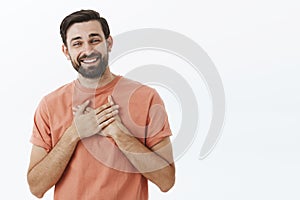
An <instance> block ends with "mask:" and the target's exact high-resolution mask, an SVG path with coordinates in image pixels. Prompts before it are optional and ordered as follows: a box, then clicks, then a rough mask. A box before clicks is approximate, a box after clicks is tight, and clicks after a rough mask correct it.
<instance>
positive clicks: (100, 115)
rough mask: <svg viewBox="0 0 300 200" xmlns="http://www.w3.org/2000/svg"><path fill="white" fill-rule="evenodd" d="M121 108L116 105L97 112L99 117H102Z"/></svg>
mask: <svg viewBox="0 0 300 200" xmlns="http://www.w3.org/2000/svg"><path fill="white" fill-rule="evenodd" d="M118 109H119V105H114V106H111V107H109V108H107V109H105V110H103V111H102V112H100V113H98V114H97V118H98V119H100V118H101V117H103V116H104V115H107V114H109V113H111V112H113V111H115V110H118Z"/></svg>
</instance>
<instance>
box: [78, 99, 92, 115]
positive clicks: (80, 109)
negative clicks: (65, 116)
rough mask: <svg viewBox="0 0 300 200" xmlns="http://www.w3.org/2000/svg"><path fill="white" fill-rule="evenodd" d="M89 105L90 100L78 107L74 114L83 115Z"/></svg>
mask: <svg viewBox="0 0 300 200" xmlns="http://www.w3.org/2000/svg"><path fill="white" fill-rule="evenodd" d="M89 103H90V100H86V101H85V102H84V103H83V104H81V105H79V107H78V110H77V112H76V113H78V114H83V113H84V111H85V109H86V107H87V106H88V105H89Z"/></svg>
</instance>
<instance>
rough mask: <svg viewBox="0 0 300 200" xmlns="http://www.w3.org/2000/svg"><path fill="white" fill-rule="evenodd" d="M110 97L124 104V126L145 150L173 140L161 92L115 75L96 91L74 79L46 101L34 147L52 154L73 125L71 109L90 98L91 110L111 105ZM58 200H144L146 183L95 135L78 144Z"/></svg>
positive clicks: (111, 143)
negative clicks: (166, 138) (162, 141)
mask: <svg viewBox="0 0 300 200" xmlns="http://www.w3.org/2000/svg"><path fill="white" fill-rule="evenodd" d="M108 95H112V97H113V100H114V102H115V103H116V104H118V105H120V109H119V111H120V112H119V115H120V117H121V120H122V122H123V124H124V125H125V126H126V127H127V128H128V130H129V131H130V132H131V133H132V134H133V135H134V136H135V137H136V138H138V139H139V140H140V141H141V143H143V144H145V145H146V146H147V147H149V148H151V147H152V146H154V145H155V144H157V143H159V142H160V141H161V140H162V139H163V138H165V137H168V136H170V135H171V130H170V127H169V123H168V118H167V114H166V111H165V108H164V104H163V101H162V100H161V98H160V97H159V95H158V93H157V92H156V91H155V90H154V89H152V88H150V87H148V86H145V85H142V84H140V83H138V82H135V81H132V80H129V79H127V78H124V77H121V76H117V77H116V78H115V79H114V80H113V81H111V82H110V83H108V84H107V85H105V86H103V87H100V88H97V89H88V88H84V87H83V86H82V85H80V83H79V81H78V80H76V81H73V82H71V83H69V84H67V85H64V86H62V87H60V88H58V89H57V90H55V91H54V92H52V93H50V94H48V95H47V96H45V97H44V98H43V99H42V100H41V102H40V104H39V106H38V108H37V110H36V113H35V116H34V126H33V133H32V137H31V142H32V143H33V144H34V145H37V146H40V147H43V148H44V149H45V150H46V151H47V152H49V151H51V149H52V148H53V147H54V146H55V145H56V143H57V142H58V140H59V139H60V137H61V136H62V135H63V133H64V132H65V131H66V129H67V128H68V127H69V126H70V125H71V124H72V121H73V113H72V107H74V106H76V105H79V104H82V103H83V102H84V101H86V100H87V99H89V100H90V101H91V104H90V106H91V107H93V108H97V107H99V106H101V105H103V104H104V103H107V97H108ZM149 162H151V161H149ZM49 170H51V169H49ZM54 199H56V200H74V199H78V200H79V199H80V200H101V199H103V200H108V199H109V200H146V199H148V184H147V179H146V178H145V177H144V176H143V175H142V174H140V173H138V171H137V170H136V169H135V167H134V166H133V165H132V164H131V163H130V162H129V160H128V159H127V158H126V157H125V156H124V154H123V153H122V152H121V151H120V150H119V149H118V147H117V146H116V145H115V143H114V141H113V140H112V139H111V138H107V137H103V136H100V135H94V136H92V137H89V138H85V139H83V140H81V141H80V142H79V143H78V145H77V147H76V149H75V151H74V154H73V156H72V158H71V160H70V162H69V164H68V165H67V167H66V169H65V171H64V173H63V175H62V177H61V178H60V180H59V181H58V182H57V183H56V185H55V192H54Z"/></svg>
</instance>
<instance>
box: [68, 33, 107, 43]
mask: <svg viewBox="0 0 300 200" xmlns="http://www.w3.org/2000/svg"><path fill="white" fill-rule="evenodd" d="M95 36H98V37H100V38H102V36H101V35H100V34H99V33H91V34H89V37H90V38H91V37H95ZM80 39H82V38H81V37H80V36H78V37H74V38H72V39H71V41H70V42H72V41H74V40H80Z"/></svg>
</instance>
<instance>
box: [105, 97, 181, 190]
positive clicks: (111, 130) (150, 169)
mask: <svg viewBox="0 0 300 200" xmlns="http://www.w3.org/2000/svg"><path fill="white" fill-rule="evenodd" d="M109 102H111V103H112V104H113V102H112V98H111V97H109ZM115 118H116V120H115V121H114V122H113V123H111V124H110V125H108V126H107V127H106V128H104V129H103V130H102V131H101V134H102V135H103V136H108V137H112V138H113V139H114V141H115V142H116V144H117V145H118V147H119V149H120V150H121V151H122V152H123V154H124V155H125V156H126V157H127V158H128V160H129V161H130V162H131V163H132V164H133V166H135V168H136V169H137V170H138V171H139V172H140V173H142V174H143V176H144V177H146V178H147V179H149V180H150V181H151V182H153V183H154V184H156V185H157V186H158V187H159V188H160V190H161V191H163V192H167V191H168V190H170V189H171V188H172V186H173V185H174V183H175V165H174V162H173V155H172V146H171V142H170V139H169V137H166V138H165V139H163V140H162V141H161V142H159V143H158V144H156V145H155V146H153V147H151V148H147V147H146V146H145V145H144V144H142V143H141V142H140V141H139V140H138V139H136V138H135V137H134V136H132V134H131V133H130V132H129V130H128V129H127V128H126V127H125V126H124V125H123V123H122V122H121V119H120V117H119V116H116V117H115Z"/></svg>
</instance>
